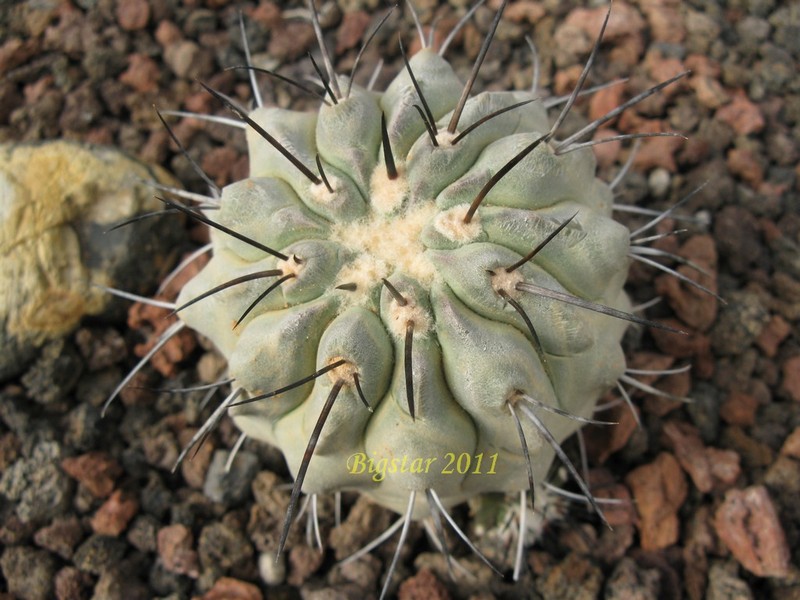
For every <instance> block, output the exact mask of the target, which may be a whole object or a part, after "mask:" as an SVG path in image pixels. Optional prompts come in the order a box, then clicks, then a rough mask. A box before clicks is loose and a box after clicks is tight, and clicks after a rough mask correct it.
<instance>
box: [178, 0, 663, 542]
mask: <svg viewBox="0 0 800 600" xmlns="http://www.w3.org/2000/svg"><path fill="white" fill-rule="evenodd" d="M501 11H502V8H501ZM499 14H500V13H498V19H499ZM496 24H497V20H496V21H495V23H494V25H495V26H496ZM490 37H491V36H489V38H487V40H486V42H485V44H484V50H485V47H487V46H488V44H489V41H490ZM598 44H599V40H598ZM423 45H424V44H423ZM595 50H596V47H595ZM323 53H324V47H323ZM404 57H405V55H404ZM481 59H482V56H481V57H480V58H479V60H478V62H477V63H476V66H475V72H477V69H478V68H479V66H480V61H481ZM588 67H589V65H588V64H587V68H586V70H587V71H588ZM329 75H330V82H329V84H328V85H326V89H327V95H326V97H325V98H326V99H325V100H323V104H322V106H321V107H320V109H319V111H318V112H317V113H310V112H296V111H292V110H284V109H280V108H266V107H257V108H255V109H254V110H252V111H251V112H247V111H244V110H243V109H241V108H239V107H236V106H235V105H234V104H233V103H232V102H231V101H230V100H229V99H227V98H225V97H224V96H222V95H221V94H219V93H217V92H214V91H213V90H209V91H211V92H212V93H213V94H214V95H215V96H217V97H218V98H220V99H221V100H222V101H224V102H225V103H226V104H228V105H229V107H230V108H231V109H232V110H233V111H234V112H235V113H236V114H237V116H238V117H239V118H240V119H241V120H242V121H243V122H244V123H246V125H247V141H248V148H249V155H250V177H249V178H247V179H244V180H242V181H238V182H236V183H233V184H231V185H229V186H227V187H226V188H224V189H223V190H222V192H221V195H220V196H219V198H214V199H209V203H210V204H207V205H206V206H205V207H204V210H203V211H202V212H201V211H200V210H197V209H194V208H188V207H186V206H184V205H183V204H181V203H179V202H176V201H172V200H167V201H166V202H167V204H168V206H169V207H171V208H172V209H177V210H180V211H183V212H187V213H189V214H190V215H191V216H193V217H195V218H197V219H198V220H201V221H203V222H206V223H207V224H209V225H210V226H211V227H212V231H211V241H212V246H213V258H212V259H211V260H210V262H209V263H208V264H207V266H206V267H205V268H204V269H203V270H202V272H201V273H200V274H199V275H198V276H196V277H195V278H194V279H193V280H192V281H191V282H190V283H189V284H187V285H186V286H185V287H184V288H183V290H182V292H181V294H180V296H179V298H178V300H177V302H176V310H177V312H178V313H179V315H180V317H181V319H182V320H183V322H184V323H185V324H187V325H188V326H190V327H192V328H194V329H195V330H197V331H198V332H200V333H202V334H203V335H205V336H207V337H208V338H210V339H211V340H212V341H213V343H214V344H215V345H216V347H217V348H218V349H219V351H220V352H221V353H222V354H223V355H224V356H225V357H226V358H227V360H228V372H229V376H230V378H232V379H233V390H234V391H233V392H232V393H231V395H230V396H229V397H228V398H227V399H226V400H225V401H224V402H223V404H222V405H221V406H220V408H219V409H218V410H217V412H216V413H215V415H214V416H213V417H212V418H211V419H210V420H209V422H208V423H207V424H206V426H205V427H204V428H203V429H201V431H200V432H199V433H198V436H196V440H198V439H200V438H201V437H202V436H203V435H205V434H206V433H207V432H208V431H209V430H210V428H211V427H212V426H213V425H214V424H215V423H216V422H217V421H218V420H219V418H220V417H221V415H222V414H223V413H224V412H225V411H226V410H227V411H229V413H230V414H231V415H232V417H233V419H234V421H235V423H236V424H237V425H238V426H239V427H240V428H241V430H242V431H243V432H244V433H245V434H246V435H247V436H249V437H252V438H256V439H259V440H263V441H265V442H268V443H270V444H274V445H275V446H277V447H278V448H280V449H281V451H282V452H283V453H284V455H285V457H286V460H287V462H288V465H289V468H290V470H291V472H292V473H293V474H294V475H295V476H296V483H295V486H294V490H293V498H292V503H291V506H290V511H289V514H288V515H287V517H286V528H285V529H284V535H283V540H282V542H281V545H282V544H283V541H285V538H286V532H287V528H288V527H289V524H290V522H291V517H292V513H293V512H294V510H295V507H296V503H297V498H298V496H299V494H300V493H301V492H305V493H306V494H323V493H330V492H336V491H341V490H357V491H360V492H362V493H364V494H366V495H368V496H369V497H370V498H372V499H373V500H375V501H376V502H378V503H380V504H382V505H384V506H386V507H388V508H390V509H392V510H395V511H397V512H401V513H405V514H406V522H408V520H410V519H411V518H422V517H425V516H427V515H429V514H431V513H432V512H433V513H437V511H440V512H444V511H445V509H446V508H447V507H450V506H452V505H455V504H457V503H459V502H462V501H464V500H465V499H468V498H470V497H472V496H474V495H476V494H480V493H484V492H524V491H527V490H529V489H530V490H531V491H532V492H533V491H534V488H536V487H537V486H539V485H540V484H541V482H543V481H544V480H545V478H546V475H547V472H548V470H549V469H550V467H551V465H552V463H553V459H554V456H555V455H556V454H558V455H559V457H560V460H562V461H563V462H564V464H565V465H567V466H568V468H569V469H570V471H571V472H572V474H573V476H574V478H575V479H576V481H577V482H578V485H579V486H580V487H581V489H582V491H583V493H584V494H585V495H586V497H587V498H588V499H589V500H590V501H591V502H592V503H594V500H593V498H592V496H591V493H590V492H589V490H588V488H587V487H586V485H585V484H584V483H583V480H582V479H581V478H580V476H579V475H578V473H577V471H576V470H575V469H574V467H572V465H571V463H570V462H569V461H568V459H567V458H566V456H565V455H564V454H563V452H562V450H561V448H560V443H561V442H562V441H563V440H564V439H565V438H567V437H568V436H569V435H571V434H572V433H574V432H575V431H576V429H577V428H578V427H580V426H581V425H582V423H585V422H587V421H588V420H590V419H589V418H590V416H591V415H592V413H593V412H594V408H595V404H596V402H597V400H598V398H599V397H600V396H601V395H602V394H603V393H604V392H605V391H607V390H608V389H609V388H610V387H611V386H612V385H613V384H614V383H615V382H616V381H617V380H618V378H619V377H620V376H621V375H622V374H623V372H624V370H625V359H624V355H623V352H622V350H621V347H620V341H621V338H622V335H623V333H624V331H625V328H626V326H627V325H628V323H629V321H642V320H641V319H638V318H637V317H633V316H632V315H631V314H630V312H631V306H630V303H629V301H628V298H627V296H626V294H625V293H624V291H623V285H624V282H625V279H626V277H627V271H628V263H629V255H630V247H629V246H630V242H629V240H630V232H629V231H628V230H627V228H625V227H624V226H622V225H620V224H618V223H617V222H616V221H614V220H613V218H612V215H611V212H612V191H611V189H610V188H609V186H608V185H606V184H605V183H604V182H602V181H600V180H599V179H597V178H596V177H595V160H594V155H593V153H592V150H591V148H589V147H584V145H582V144H580V142H579V139H581V137H586V136H588V135H590V134H591V133H592V132H593V131H594V130H595V129H597V127H599V125H600V124H602V122H603V121H602V120H600V121H598V122H595V123H593V124H591V125H590V126H589V127H588V128H587V129H586V130H585V131H583V132H581V134H579V135H578V136H573V137H571V138H568V139H567V140H562V141H557V139H556V134H557V131H558V128H559V125H560V124H561V122H562V121H563V118H564V116H565V115H566V113H567V111H568V110H569V108H570V106H571V105H572V103H573V102H574V101H575V98H576V96H577V93H578V89H579V88H580V85H579V88H578V89H576V91H575V93H574V94H573V95H572V96H571V97H570V98H569V99H568V101H567V106H566V107H565V109H564V110H563V111H562V113H561V115H560V117H559V119H558V120H557V121H556V123H555V125H551V124H550V123H549V122H548V118H547V114H546V109H545V106H544V104H543V103H542V102H541V101H539V100H538V99H537V95H536V94H535V93H534V92H532V91H531V92H484V93H480V94H477V95H474V96H472V97H470V92H471V82H470V83H468V84H466V85H465V84H463V83H462V82H461V81H460V80H459V78H458V77H457V76H456V74H455V73H454V71H453V69H452V68H451V67H450V65H449V64H448V62H447V61H446V60H445V59H444V58H442V56H440V55H439V54H437V53H436V52H434V51H432V50H431V49H428V48H423V49H422V50H421V51H419V52H417V53H416V54H415V55H414V56H413V57H411V58H410V60H407V61H406V63H405V68H404V69H403V70H402V71H401V72H400V73H399V74H398V75H397V76H396V77H395V79H394V80H393V81H392V82H391V84H390V85H389V86H388V88H387V89H386V91H384V92H382V93H381V92H375V91H371V90H369V89H365V88H362V87H360V86H359V85H356V84H354V83H353V82H352V80H351V79H350V78H347V77H341V76H337V75H335V74H334V73H333V71H332V69H330V68H329ZM585 76H586V71H584V74H583V76H582V78H581V82H580V83H581V84H582V83H583V80H584V78H585ZM660 87H662V86H657V87H656V88H654V89H653V90H649V91H648V92H647V94H649V93H652V92H654V91H656V90H657V89H659V88H660ZM639 99H640V98H635V99H632V100H631V102H630V103H628V104H626V105H625V106H627V105H629V104H632V103H634V102H636V101H638V100H639ZM623 108H624V106H623ZM196 440H195V441H196ZM595 508H597V507H596V505H595ZM598 512H599V511H598ZM436 519H437V521H438V516H437V517H436Z"/></svg>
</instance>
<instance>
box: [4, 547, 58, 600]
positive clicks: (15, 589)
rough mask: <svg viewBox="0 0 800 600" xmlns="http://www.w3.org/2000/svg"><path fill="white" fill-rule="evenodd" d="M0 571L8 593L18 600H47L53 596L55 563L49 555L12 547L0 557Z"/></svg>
mask: <svg viewBox="0 0 800 600" xmlns="http://www.w3.org/2000/svg"><path fill="white" fill-rule="evenodd" d="M0 569H2V571H3V576H4V577H5V580H6V585H7V586H8V591H9V592H11V593H12V594H14V595H15V596H16V597H17V598H19V599H20V600H48V599H49V598H51V597H52V596H53V577H54V576H55V574H56V561H55V559H54V558H53V557H52V556H51V555H50V553H48V552H45V551H44V550H35V549H33V548H28V547H24V546H12V547H10V548H6V549H5V551H4V552H3V556H2V557H0Z"/></svg>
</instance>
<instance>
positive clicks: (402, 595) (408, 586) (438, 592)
mask: <svg viewBox="0 0 800 600" xmlns="http://www.w3.org/2000/svg"><path fill="white" fill-rule="evenodd" d="M397 597H398V600H427V599H428V598H430V599H431V600H450V594H449V592H448V591H447V588H446V587H445V586H444V584H443V583H442V582H441V581H439V580H438V579H437V578H436V575H434V574H433V573H432V572H431V571H430V570H429V569H420V571H419V572H418V573H417V574H416V575H414V576H413V577H409V578H408V579H406V580H405V581H404V582H403V583H401V584H400V589H399V590H398V591H397Z"/></svg>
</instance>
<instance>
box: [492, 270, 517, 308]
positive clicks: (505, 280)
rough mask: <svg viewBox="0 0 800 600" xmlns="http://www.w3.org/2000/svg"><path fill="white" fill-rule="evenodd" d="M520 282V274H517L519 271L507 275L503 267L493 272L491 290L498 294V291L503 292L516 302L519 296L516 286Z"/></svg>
mask: <svg viewBox="0 0 800 600" xmlns="http://www.w3.org/2000/svg"><path fill="white" fill-rule="evenodd" d="M508 266H510V265H508ZM520 281H523V278H522V273H520V272H519V269H517V270H516V271H512V272H511V273H509V272H508V271H506V269H505V267H502V268H500V269H497V270H495V272H494V275H492V289H493V290H494V291H495V292H497V293H500V290H503V291H504V292H505V293H506V294H508V295H509V296H511V297H512V298H514V299H515V300H516V299H517V297H518V296H519V295H520V292H519V290H517V288H516V285H517V284H518V283H519V282H520Z"/></svg>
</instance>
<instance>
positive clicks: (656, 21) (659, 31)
mask: <svg viewBox="0 0 800 600" xmlns="http://www.w3.org/2000/svg"><path fill="white" fill-rule="evenodd" d="M642 8H643V10H644V12H645V14H646V15H647V21H648V23H649V24H650V35H652V36H653V40H654V41H656V42H662V43H666V44H680V43H681V42H683V39H684V38H685V37H686V30H685V28H684V25H683V23H684V20H683V17H682V16H681V15H680V13H679V12H678V8H677V6H676V5H675V4H674V3H672V2H661V1H651V2H644V3H642Z"/></svg>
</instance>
